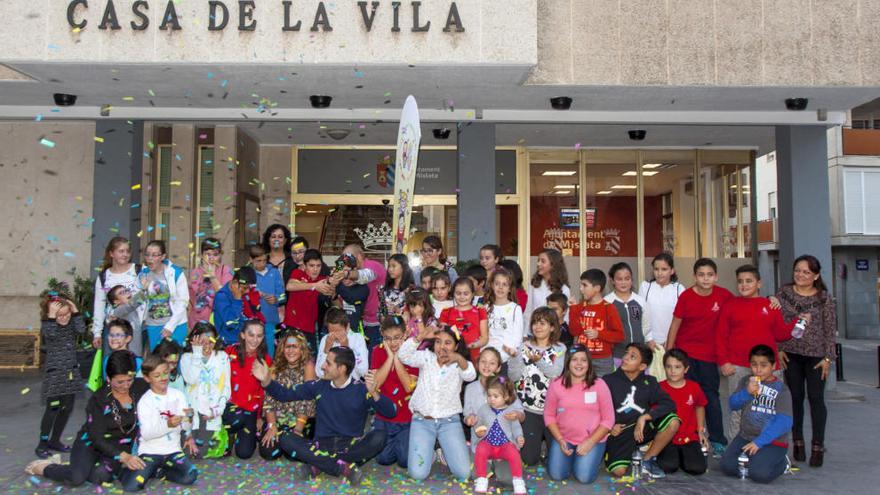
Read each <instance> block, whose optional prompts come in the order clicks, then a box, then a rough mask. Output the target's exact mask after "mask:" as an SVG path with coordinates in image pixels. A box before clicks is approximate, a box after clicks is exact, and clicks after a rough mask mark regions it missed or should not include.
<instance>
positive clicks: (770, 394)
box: [721, 344, 793, 483]
mask: <svg viewBox="0 0 880 495" xmlns="http://www.w3.org/2000/svg"><path fill="white" fill-rule="evenodd" d="M749 362H750V364H751V369H752V375H751V376H745V377H743V378H742V379H741V380H740V382H739V386H738V387H737V389H736V392H734V393H733V395H731V396H730V410H731V411H742V419H741V420H740V428H739V432H738V433H737V435H736V437H735V438H734V439H733V440H732V441H731V442H730V445H728V447H727V450H726V451H725V452H724V455H723V456H722V457H721V471H723V472H724V474H726V475H728V476H738V475H739V461H738V458H739V456H740V454H742V453H745V454H746V455H747V456H748V457H749V462H748V470H749V472H748V476H749V478H750V479H751V480H752V481H755V482H757V483H770V482H771V481H773V480H775V479H776V478H778V477H780V476H781V475H782V473H784V472H785V469H786V467H787V465H788V460H787V459H786V458H785V454H786V452H787V451H788V433H789V431H791V425H792V423H793V419H792V414H791V392H789V390H788V387H786V386H785V384H784V383H783V382H782V380H779V379H778V378H776V377H775V376H773V367H774V365H775V364H776V355H775V353H774V352H773V349H772V348H771V347H770V346H767V345H763V344H761V345H756V346H755V347H753V348H752V350H751V351H750V352H749Z"/></svg>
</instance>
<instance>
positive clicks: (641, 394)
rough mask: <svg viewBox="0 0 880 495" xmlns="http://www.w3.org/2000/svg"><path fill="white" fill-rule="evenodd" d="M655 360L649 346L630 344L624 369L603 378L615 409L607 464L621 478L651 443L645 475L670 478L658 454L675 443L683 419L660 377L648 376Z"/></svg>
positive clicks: (607, 449)
mask: <svg viewBox="0 0 880 495" xmlns="http://www.w3.org/2000/svg"><path fill="white" fill-rule="evenodd" d="M653 357H654V354H653V353H652V352H651V349H649V348H648V346H647V345H646V344H637V343H632V344H629V345H628V346H626V353H625V354H624V355H623V360H622V361H621V363H620V367H619V368H617V370H616V371H614V373H611V374H608V375H605V376H603V377H602V379H603V380H604V381H605V383H606V384H607V385H608V388H609V389H610V390H611V399H612V401H613V404H614V407H615V409H614V412H615V415H614V423H615V424H614V427H613V428H612V429H611V435H610V436H609V437H608V442H607V445H606V448H605V452H606V454H607V455H606V458H605V464H606V466H607V467H608V471H610V472H611V474H612V475H614V476H616V477H618V478H619V477H621V476H623V475H625V474H626V471H627V468H628V467H629V464H630V459H632V455H633V453H634V452H635V450H636V449H637V448H639V446H640V445H644V444H647V443H649V442H650V444H651V446H650V447H649V448H648V451H647V452H645V455H644V463H642V472H643V473H645V474H647V475H648V476H650V477H652V478H664V477H665V476H666V474H665V473H664V472H663V470H662V469H660V466H659V465H658V463H657V455H658V454H659V453H660V452H661V451H662V450H663V449H664V448H665V447H666V446H667V445H669V442H671V441H672V439H673V437H674V436H675V434H676V432H677V431H678V427H679V425H680V420H679V419H678V416H676V414H675V402H673V401H672V399H670V398H669V395H667V394H666V392H664V391H663V389H662V388H660V384H658V383H657V379H656V378H654V377H653V376H648V375H646V374H645V370H646V369H648V366H650V365H651V360H652V359H653Z"/></svg>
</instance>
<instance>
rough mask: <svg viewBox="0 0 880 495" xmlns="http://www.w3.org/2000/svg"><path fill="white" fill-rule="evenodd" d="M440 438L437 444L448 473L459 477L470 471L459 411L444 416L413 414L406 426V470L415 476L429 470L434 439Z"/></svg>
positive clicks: (422, 475)
mask: <svg viewBox="0 0 880 495" xmlns="http://www.w3.org/2000/svg"><path fill="white" fill-rule="evenodd" d="M438 440H439V441H440V448H441V449H442V450H443V456H444V457H445V458H446V464H447V465H448V466H449V470H450V471H452V475H453V476H455V478H457V479H458V480H460V481H465V480H467V479H468V478H469V477H470V475H471V457H470V454H469V453H468V447H467V444H466V443H465V441H464V430H463V429H462V427H461V415H460V414H455V415H453V416H449V417H446V418H438V419H425V418H422V417H421V416H419V415H417V414H416V415H413V420H412V423H411V424H410V427H409V453H408V455H407V472H409V476H410V477H411V478H413V479H416V480H423V479H425V478H427V477H428V475H430V474H431V465H432V464H433V463H434V443H435V442H436V441H438Z"/></svg>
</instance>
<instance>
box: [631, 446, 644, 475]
mask: <svg viewBox="0 0 880 495" xmlns="http://www.w3.org/2000/svg"><path fill="white" fill-rule="evenodd" d="M632 477H633V480H638V479H641V477H642V451H641V450H639V449H638V448H636V450H635V452H633V455H632Z"/></svg>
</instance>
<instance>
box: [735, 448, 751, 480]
mask: <svg viewBox="0 0 880 495" xmlns="http://www.w3.org/2000/svg"><path fill="white" fill-rule="evenodd" d="M736 464H737V467H738V468H739V479H741V480H744V479H746V478H748V477H749V456H748V455H746V453H745V452H743V453H741V454H740V455H739V457H737V458H736Z"/></svg>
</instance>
